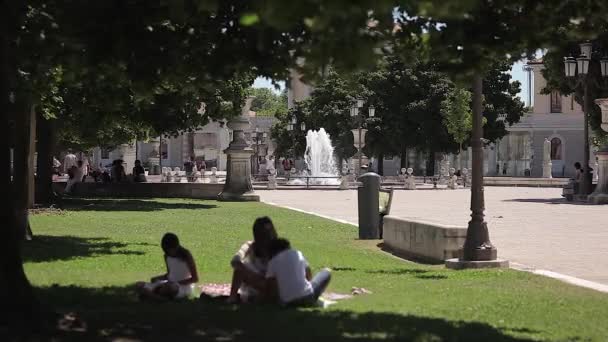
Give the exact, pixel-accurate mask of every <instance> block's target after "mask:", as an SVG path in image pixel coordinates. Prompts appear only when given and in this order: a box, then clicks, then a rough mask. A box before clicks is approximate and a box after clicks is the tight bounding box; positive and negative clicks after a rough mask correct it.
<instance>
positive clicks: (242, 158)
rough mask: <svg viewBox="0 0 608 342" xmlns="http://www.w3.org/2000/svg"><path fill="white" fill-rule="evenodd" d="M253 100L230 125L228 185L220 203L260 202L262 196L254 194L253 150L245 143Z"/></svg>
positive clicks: (226, 184)
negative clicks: (246, 114)
mask: <svg viewBox="0 0 608 342" xmlns="http://www.w3.org/2000/svg"><path fill="white" fill-rule="evenodd" d="M251 99H252V98H248V100H247V104H246V105H245V107H244V109H243V115H241V116H239V117H237V118H234V119H233V120H232V121H230V122H229V123H228V127H229V128H230V129H232V130H233V134H232V135H233V139H232V142H231V143H230V145H229V146H228V148H227V149H226V150H224V153H226V154H227V155H228V160H227V162H226V183H225V184H224V190H223V191H222V192H221V193H220V194H219V195H218V200H220V201H256V202H259V201H260V196H259V195H257V194H256V193H255V192H253V185H252V184H251V156H252V155H253V149H252V148H251V147H250V146H249V144H248V143H247V141H245V133H244V132H243V131H244V130H245V129H247V128H248V127H249V119H247V117H245V113H247V112H248V111H249V107H250V106H251Z"/></svg>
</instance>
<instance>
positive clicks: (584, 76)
mask: <svg viewBox="0 0 608 342" xmlns="http://www.w3.org/2000/svg"><path fill="white" fill-rule="evenodd" d="M579 46H580V51H581V54H580V56H579V57H578V58H576V59H574V58H573V57H567V58H565V59H564V71H565V74H566V77H568V78H573V77H575V76H577V75H578V80H577V81H576V84H575V87H578V86H582V87H583V118H584V120H583V121H584V123H583V125H584V127H583V135H584V137H583V139H584V140H585V142H584V151H583V174H582V178H581V180H580V186H579V193H578V195H580V196H581V197H584V198H586V197H587V195H589V194H590V193H591V187H592V186H591V185H592V182H593V181H592V175H591V170H590V169H589V159H590V158H589V154H590V152H589V150H590V144H589V111H590V110H591V107H592V106H593V102H592V101H593V100H592V99H591V94H590V92H589V89H588V88H589V83H590V82H591V77H590V75H589V64H590V63H591V61H592V52H593V50H592V47H593V45H592V44H591V43H582V44H580V45H579ZM599 62H600V69H601V73H602V76H603V77H606V76H608V59H607V58H602V59H600V61H599Z"/></svg>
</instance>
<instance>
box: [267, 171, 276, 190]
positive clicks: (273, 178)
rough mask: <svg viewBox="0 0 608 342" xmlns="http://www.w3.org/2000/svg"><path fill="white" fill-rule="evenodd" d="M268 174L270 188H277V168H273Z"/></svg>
mask: <svg viewBox="0 0 608 342" xmlns="http://www.w3.org/2000/svg"><path fill="white" fill-rule="evenodd" d="M269 172H270V173H269V174H268V189H269V190H274V189H276V188H277V170H276V169H271V170H269Z"/></svg>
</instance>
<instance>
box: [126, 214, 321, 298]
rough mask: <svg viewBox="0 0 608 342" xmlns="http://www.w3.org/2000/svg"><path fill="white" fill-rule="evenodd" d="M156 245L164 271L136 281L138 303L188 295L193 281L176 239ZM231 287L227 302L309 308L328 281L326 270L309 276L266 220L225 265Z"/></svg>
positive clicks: (190, 261) (192, 268) (191, 266)
mask: <svg viewBox="0 0 608 342" xmlns="http://www.w3.org/2000/svg"><path fill="white" fill-rule="evenodd" d="M161 247H162V249H163V251H164V253H165V256H164V258H165V264H166V266H167V273H166V274H163V275H160V276H156V277H153V278H152V279H151V281H150V282H138V283H136V290H137V292H138V294H139V296H140V297H141V298H142V299H144V298H145V299H157V300H170V299H176V298H185V297H189V296H191V295H192V294H193V293H194V286H195V284H196V283H197V282H198V280H199V277H198V271H197V268H196V263H195V261H194V258H193V257H192V254H191V253H190V251H188V250H187V249H185V248H184V247H182V246H181V245H180V243H179V240H178V238H177V236H176V235H175V234H173V233H167V234H165V235H164V236H163V238H162V241H161ZM230 265H231V266H232V269H233V272H232V283H231V289H230V295H229V297H228V298H227V301H228V302H229V303H233V304H236V303H262V302H271V303H272V302H274V303H279V304H281V305H285V306H303V305H312V304H315V303H316V302H317V300H318V299H319V297H320V296H321V294H322V293H323V291H325V289H326V288H327V285H328V284H329V281H330V279H331V273H330V271H329V269H323V270H321V271H320V272H319V273H317V274H316V275H315V276H314V277H313V276H312V272H311V270H310V266H309V264H308V261H307V260H306V258H305V257H304V255H303V254H302V252H300V251H299V250H296V249H293V248H292V247H291V244H290V243H289V241H288V240H286V239H283V238H279V237H278V235H277V232H276V230H275V228H274V225H273V223H272V221H271V220H270V218H268V217H260V218H258V219H256V220H255V222H254V224H253V240H252V241H247V242H245V243H244V244H243V245H242V246H241V248H240V249H239V250H238V251H237V253H236V254H235V255H234V256H233V258H232V260H231V261H230Z"/></svg>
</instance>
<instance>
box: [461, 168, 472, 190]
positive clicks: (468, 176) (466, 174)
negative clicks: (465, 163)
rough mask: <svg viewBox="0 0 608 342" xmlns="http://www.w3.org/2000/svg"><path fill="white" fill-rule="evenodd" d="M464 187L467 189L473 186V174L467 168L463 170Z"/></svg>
mask: <svg viewBox="0 0 608 342" xmlns="http://www.w3.org/2000/svg"><path fill="white" fill-rule="evenodd" d="M462 186H463V187H465V188H466V187H470V186H471V174H470V173H469V169H467V168H464V169H462Z"/></svg>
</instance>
